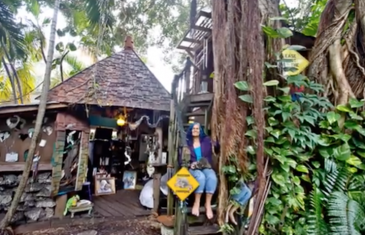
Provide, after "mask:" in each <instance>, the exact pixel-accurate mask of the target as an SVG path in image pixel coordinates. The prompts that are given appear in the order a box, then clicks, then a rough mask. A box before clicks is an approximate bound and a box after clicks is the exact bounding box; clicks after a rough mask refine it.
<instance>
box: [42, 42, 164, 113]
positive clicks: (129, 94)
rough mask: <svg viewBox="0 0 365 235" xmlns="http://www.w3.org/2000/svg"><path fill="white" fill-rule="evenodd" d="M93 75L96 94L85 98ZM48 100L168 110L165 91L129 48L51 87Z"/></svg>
mask: <svg viewBox="0 0 365 235" xmlns="http://www.w3.org/2000/svg"><path fill="white" fill-rule="evenodd" d="M96 65H97V67H96V68H95V66H96ZM94 73H95V79H96V81H97V83H98V86H97V89H98V92H97V93H96V94H94V95H92V96H89V98H86V97H87V94H89V92H88V87H89V84H90V81H91V80H93V74H94ZM48 101H54V102H59V103H72V104H85V103H87V104H95V105H102V106H120V107H131V108H141V109H152V110H165V111H168V110H169V109H170V94H169V92H168V91H167V90H166V89H165V88H164V87H163V85H162V84H161V83H160V81H158V79H157V78H156V77H155V76H154V75H153V73H152V72H151V71H150V70H149V69H148V68H147V66H146V65H145V64H144V63H143V61H142V60H141V59H140V57H139V56H138V55H137V54H136V53H135V52H134V51H133V49H132V48H127V49H124V50H122V51H121V52H118V53H115V54H113V55H112V56H110V57H108V58H105V59H103V60H101V61H98V62H97V63H96V64H94V65H92V66H90V67H88V68H86V69H84V70H83V71H81V72H80V73H78V74H76V75H74V76H72V77H70V78H69V79H67V80H66V81H64V82H62V83H61V84H59V85H57V86H56V87H54V88H52V89H51V90H50V91H49V94H48Z"/></svg>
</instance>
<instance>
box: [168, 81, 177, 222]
mask: <svg viewBox="0 0 365 235" xmlns="http://www.w3.org/2000/svg"><path fill="white" fill-rule="evenodd" d="M175 79H176V76H175V78H174V80H175ZM175 84H176V82H175V81H173V82H172V84H171V101H170V122H169V136H168V151H169V155H168V156H169V159H168V165H167V177H168V180H170V179H171V178H172V176H173V173H174V172H173V165H174V162H176V159H175V152H176V146H175V144H174V139H175V138H176V136H177V134H176V129H175V126H176V125H175V105H174V99H173V96H174V95H175V88H176V87H175ZM173 211H174V195H173V194H172V191H171V189H168V195H167V215H173Z"/></svg>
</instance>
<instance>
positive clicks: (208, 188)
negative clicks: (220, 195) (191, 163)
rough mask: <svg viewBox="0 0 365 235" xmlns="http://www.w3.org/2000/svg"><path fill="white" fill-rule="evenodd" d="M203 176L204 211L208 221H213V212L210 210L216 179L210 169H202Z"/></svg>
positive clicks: (215, 188) (216, 183)
mask: <svg viewBox="0 0 365 235" xmlns="http://www.w3.org/2000/svg"><path fill="white" fill-rule="evenodd" d="M202 171H203V173H204V175H205V180H206V181H205V194H206V199H205V211H206V214H207V218H208V219H213V216H214V215H213V210H212V197H213V194H214V193H215V191H216V190H217V185H218V179H217V175H216V173H215V172H214V170H212V169H204V170H202Z"/></svg>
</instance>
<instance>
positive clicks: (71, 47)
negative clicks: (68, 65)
mask: <svg viewBox="0 0 365 235" xmlns="http://www.w3.org/2000/svg"><path fill="white" fill-rule="evenodd" d="M67 48H68V49H70V51H76V50H77V47H76V46H75V44H73V43H68V44H67Z"/></svg>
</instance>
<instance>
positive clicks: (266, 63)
mask: <svg viewBox="0 0 365 235" xmlns="http://www.w3.org/2000/svg"><path fill="white" fill-rule="evenodd" d="M265 66H266V68H268V69H270V68H277V67H278V66H277V65H274V64H270V63H268V62H265Z"/></svg>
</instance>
